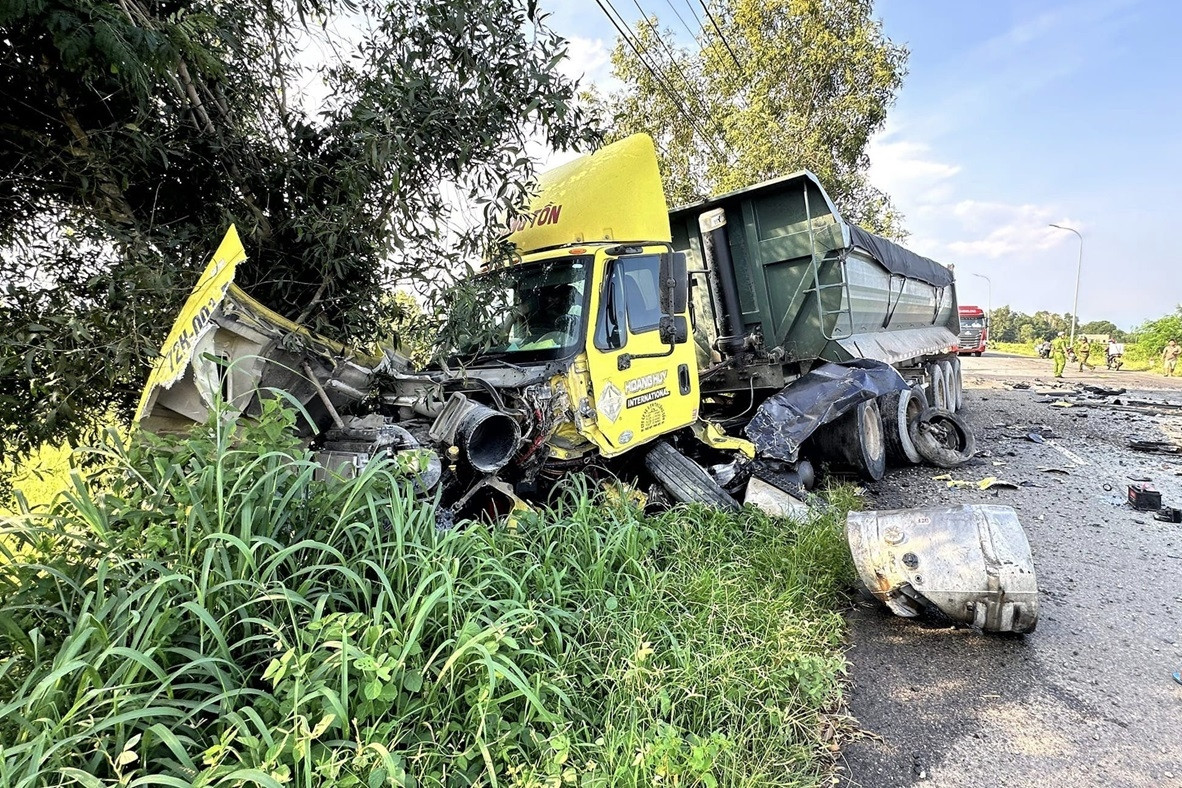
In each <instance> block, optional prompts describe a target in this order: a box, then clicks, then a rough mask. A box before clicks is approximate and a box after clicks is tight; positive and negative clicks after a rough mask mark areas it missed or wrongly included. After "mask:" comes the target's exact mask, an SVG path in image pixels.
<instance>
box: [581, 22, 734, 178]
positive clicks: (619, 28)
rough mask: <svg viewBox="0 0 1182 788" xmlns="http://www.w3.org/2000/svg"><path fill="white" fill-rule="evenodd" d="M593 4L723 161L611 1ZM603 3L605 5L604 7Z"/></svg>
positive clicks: (710, 138)
mask: <svg viewBox="0 0 1182 788" xmlns="http://www.w3.org/2000/svg"><path fill="white" fill-rule="evenodd" d="M595 3H596V5H598V6H599V10H601V11H603V13H604V14H605V15H606V16H607V18H608V20H609V21H610V22H611V23H612V26H613V27H615V28H616V32H618V33H619V34H620V37H621V38H623V39H624V43H626V44H627V45H628V47H629V48H630V49H631V50H632V51H633V52H634V53H635V54H636V57H637V59H638V60H640V63H641V65H642V66H644V68H645V70H646V71H648V73H649V74H651V75H652V77H653V79H654V80H656V82H657V84H658V86H659V87H660V88H661V89H662V90H664V92H665V94H666V95H667V96H668V97H669V100H670V101H671V102H672V103H673V106H674V107H676V108H677V110H678V111H679V112H681V114H682V115H684V116H685V119H686V120H688V121H689V123H690V125H691V126H692V127H693V128H694V130H695V131H697V132H698V134H699V135H700V136H701V138H702V141H703V142H705V143H706V144H707V145H709V146H710V147H711V148H713V149H714V152H715V153H717V154H718V155H719V156H720V157H722V158H724V159H725V158H726V154H724V153H723V152H722V151H721V150H719V149H718V146H717V145H716V144H715V142H714V139H713V138H712V137H711V136H710V135H709V134H707V133H706V132H705V131H704V130H703V129H702V127H701V126H700V125H699V124H698V122H697V120H696V119H695V118H694V114H693V113H692V112H690V111H689V109H687V108H686V106H685V104H683V103H682V102H681V100H680V99H678V97H677V92H676V91H675V90H673V88H672V87H671V86H670V85H669V83H668V82H667V81H666V80H665V78H664V77H663V76H662V75H661V74H660V73H659V71H658V69H656V68H655V67H653V66H652V65H651V64H650V63H649V62H648V60H646V59H645V57H644V54H643V53H642V52H641V51H640V47H639V46H638V42H634V41H633V39H632V37H631V36H630V33H631V29H630V28H629V27H628V24H627V23H626V22H624V17H623V16H621V15H620V12H619V11H617V10H616V8H615V6H614V5H612V2H611V0H595ZM604 3H606V4H607V5H606V6H605V5H604ZM608 8H610V9H611V11H610V12H609V11H608ZM613 14H615V16H613ZM617 16H619V18H620V21H619V22H617V21H616V17H617Z"/></svg>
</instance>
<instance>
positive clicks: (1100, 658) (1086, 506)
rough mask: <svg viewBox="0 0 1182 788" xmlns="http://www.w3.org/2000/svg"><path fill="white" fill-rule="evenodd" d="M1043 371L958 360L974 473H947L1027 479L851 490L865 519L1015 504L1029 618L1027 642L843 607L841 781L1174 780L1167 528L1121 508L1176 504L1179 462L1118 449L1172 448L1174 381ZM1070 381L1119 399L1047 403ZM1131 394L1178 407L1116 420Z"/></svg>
mask: <svg viewBox="0 0 1182 788" xmlns="http://www.w3.org/2000/svg"><path fill="white" fill-rule="evenodd" d="M1050 363H1051V362H1050V361H1045V360H1042V359H1029V358H1019V357H1014V356H1002V355H997V354H987V355H986V356H984V357H982V358H979V359H978V358H971V357H966V358H964V359H963V360H962V365H963V374H964V384H965V409H964V411H963V412H962V415H964V417H965V418H966V419H967V420H968V422H969V424H970V426H972V427H973V429H974V431H975V434H976V436H977V447H978V460H977V462H978V463H979V464H973V465H969V466H964V467H962V468H959V469H956V470H955V471H953V472H952V473H953V476H954V477H955V478H958V479H966V480H973V481H976V480H979V479H981V478H983V477H986V476H996V477H998V478H1001V479H1005V480H1007V481H1011V482H1014V483H1016V484H1020V485H1029V486H1021V487H1019V488H1018V489H1016V490H996V489H994V490H986V491H981V490H978V489H976V488H971V489H963V488H962V489H949V488H948V487H947V486H946V484H945V483H944V482H940V481H935V480H933V478H932V477H933V476H936V475H938V474H940V473H944V472H945V471H943V470H941V469H936V468H931V467H924V466H917V467H914V468H910V469H899V470H893V471H891V472H890V473H888V475H887V477H886V478H885V479H883V480H882V481H881V482H879V483H877V484H874V485H871V486H870V487H869V488H868V490H867V496H866V505H867V508H878V509H897V508H906V507H915V506H927V505H932V506H943V505H953V504H957V503H990V504H1002V505H1009V506H1012V507H1014V509H1015V510H1016V511H1017V513H1018V516H1019V518H1020V520H1021V522H1022V525H1023V526H1024V527H1025V530H1026V533H1027V536H1028V537H1029V540H1030V544H1031V548H1032V550H1033V554H1034V561H1035V569H1036V572H1037V576H1038V583H1039V592H1040V593H1039V605H1040V609H1039V612H1040V616H1039V623H1038V628H1037V631H1035V632H1034V633H1032V634H1030V635H1026V636H1016V635H996V634H995V635H988V634H983V633H981V632H977V631H974V630H972V629H966V628H953V627H950V626H949V625H948V624H947V623H946V622H941V621H937V620H934V619H931V620H924V619H919V620H916V619H911V620H908V619H902V618H897V617H895V616H893V615H892V614H891V613H890V612H889V611H887V610H886V609H885V608H884V607H881V606H880V605H878V604H877V603H873V602H866V603H859V604H857V605H856V606H855V607H854V609H852V610H851V612H850V613H849V622H850V626H851V631H852V643H851V647H850V650H849V653H848V656H849V659H850V662H851V681H852V686H851V693H850V697H849V698H848V700H849V706H850V711H851V713H852V714H853V715H854V716H855V717H856V718H857V720H858V723H859V724H860V726H861V728H862V730H863V731H864V733H863V734H862V735H861V736H860V737H859V738H857V739H856V740H855V741H854V742H852V743H850V744H848V745H847V746H846V747H845V748H844V750H843V753H842V762H841V763H840V765H839V772H838V782H839V783H840V784H842V785H845V786H851V787H852V786H866V788H870V787H871V786H875V787H877V786H902V785H913V784H922V785H932V786H985V785H989V786H993V785H1006V786H1071V787H1072V788H1082V787H1083V786H1126V785H1127V786H1182V686H1180V685H1179V684H1177V683H1175V682H1174V681H1173V679H1172V678H1171V676H1170V674H1171V673H1172V672H1173V671H1175V670H1179V669H1182V524H1172V523H1164V522H1159V521H1157V520H1155V519H1154V518H1153V516H1152V512H1137V511H1134V510H1133V509H1132V508H1131V507H1129V506H1128V505H1127V504H1126V503H1125V496H1126V491H1127V488H1128V485H1129V484H1130V483H1131V479H1130V478H1129V477H1145V478H1148V479H1151V480H1152V484H1153V485H1154V486H1155V487H1156V488H1157V489H1158V490H1160V491H1161V494H1162V501H1163V505H1166V506H1176V507H1179V508H1182V455H1177V456H1172V455H1167V454H1158V453H1145V452H1137V451H1133V450H1132V449H1130V448H1128V438H1129V437H1130V436H1136V437H1141V438H1148V439H1152V440H1171V439H1172V440H1174V441H1177V442H1178V443H1179V444H1182V379H1177V378H1172V379H1165V378H1162V377H1161V376H1158V375H1152V374H1149V373H1138V372H1123V371H1120V372H1111V371H1108V370H1104V369H1100V370H1097V371H1095V372H1086V373H1083V374H1081V373H1079V372H1075V371H1070V370H1073V369H1074V368H1069V371H1068V373H1067V376H1066V377H1065V378H1064V379H1063V380H1061V381H1056V380H1054V378H1053V377H1052V376H1051V366H1050ZM1015 384H1017V385H1018V386H1019V388H1014V385H1015ZM1056 384H1058V385H1057V386H1056ZM1080 385H1094V386H1102V387H1110V388H1112V387H1121V388H1126V389H1128V392H1127V393H1126V394H1124V395H1119V396H1115V397H1112V396H1108V397H1102V396H1098V395H1096V396H1095V398H1094V399H1087V400H1074V401H1077V402H1078V403H1079V404H1077V405H1076V406H1075V407H1062V406H1059V405H1055V404H1053V403H1054V401H1055V400H1056V399H1060V398H1062V397H1063V396H1064V395H1071V394H1072V393H1073V391H1074V390H1075V387H1077V386H1080ZM1021 386H1028V388H1021ZM1130 398H1132V399H1134V400H1136V399H1143V400H1155V401H1159V402H1162V401H1166V402H1168V401H1173V402H1174V403H1177V404H1178V409H1177V410H1171V409H1169V408H1165V407H1162V408H1159V409H1158V410H1159V411H1160V412H1161V413H1162V414H1164V415H1152V414H1151V413H1148V412H1144V411H1142V410H1121V409H1120V408H1122V407H1128V402H1129V399H1130ZM1068 400H1069V401H1073V398H1071V397H1070V396H1068ZM1118 401H1119V403H1120V404H1119V405H1118V404H1117V402H1118ZM1089 405H1090V406H1089ZM1134 407H1137V406H1134ZM1030 432H1039V433H1040V434H1042V435H1045V436H1046V438H1045V442H1043V443H1036V442H1033V441H1031V440H1030V439H1028V438H1027V437H1026V436H1027V434H1028V433H1030ZM1044 468H1057V469H1060V470H1063V471H1066V473H1055V472H1050V471H1045V470H1042V469H1044Z"/></svg>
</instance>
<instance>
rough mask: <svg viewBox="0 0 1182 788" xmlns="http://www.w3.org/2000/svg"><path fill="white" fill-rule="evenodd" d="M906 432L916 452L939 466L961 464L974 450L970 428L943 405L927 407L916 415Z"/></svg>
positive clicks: (952, 466)
mask: <svg viewBox="0 0 1182 788" xmlns="http://www.w3.org/2000/svg"><path fill="white" fill-rule="evenodd" d="M910 435H911V442H912V443H914V444H915V448H916V450H917V451H918V452H919V453H920V455H921V456H922V457H923V458H924V459H925V460H927V461H928V462H930V463H931V464H932V465H935V466H937V467H939V468H955V467H957V466H958V465H963V464H964V463H966V462H968V461H969V460H970V459H972V457H973V455H974V454H975V453H976V451H977V439H976V438H975V437H974V436H973V431H972V430H970V429H969V427H968V425H967V424H965V423H964V421H963V420H962V419H961V418H960V417H959V416H957V415H956V414H955V413H952V412H951V411H949V410H945V409H943V408H928V409H927V410H925V411H924V412H923V413H921V414H919V418H918V419H916V420H915V422H914V423H913V424H912V425H911V429H910Z"/></svg>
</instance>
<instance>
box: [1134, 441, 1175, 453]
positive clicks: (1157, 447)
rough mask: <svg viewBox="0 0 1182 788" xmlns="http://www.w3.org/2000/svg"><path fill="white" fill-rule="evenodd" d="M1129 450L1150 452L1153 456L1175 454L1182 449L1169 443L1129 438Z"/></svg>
mask: <svg viewBox="0 0 1182 788" xmlns="http://www.w3.org/2000/svg"><path fill="white" fill-rule="evenodd" d="M1129 448H1130V449H1132V450H1134V451H1144V452H1151V453H1154V454H1177V453H1178V452H1182V447H1179V446H1177V445H1176V444H1173V443H1170V442H1169V441H1155V440H1146V439H1144V438H1129Z"/></svg>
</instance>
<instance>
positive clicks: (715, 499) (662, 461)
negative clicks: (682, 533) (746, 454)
mask: <svg viewBox="0 0 1182 788" xmlns="http://www.w3.org/2000/svg"><path fill="white" fill-rule="evenodd" d="M644 467H645V468H648V472H649V473H651V474H652V475H653V478H654V479H656V480H657V481H658V482H659V483H660V484H661V486H662V487H664V488H665V489H666V490H667V491H668V492H669V495H671V496H673V498H674V500H677V501H681V502H682V503H704V504H706V505H707V506H712V507H714V508H715V509H721V510H723V511H724V512H735V511H738V510H739V508H740V507H739V502H738V501H736V500H735V499H734V498H732V497H731V496H730V494H728V493H727V491H726V490H724V489H722V487H720V486H719V485H718V482H716V481H714V479H713V477H711V476H710V474H709V473H707V472H706V469H705V468H703V467H702V466H701V465H698V464H697V463H696V462H694V461H693V460H691V459H690V458H689V457H686V456H685V455H684V454H682V453H681V452H679V451H678V450H677V449H675V448H673V446H671V445H670V444H668V443H666V442H665V441H659V442H658V443H656V444H655V445H654V446H653V447H652V448H651V449H649V452H648V454H646V455H645V457H644Z"/></svg>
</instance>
